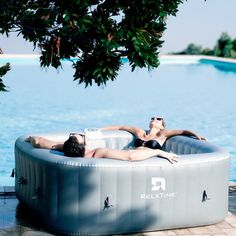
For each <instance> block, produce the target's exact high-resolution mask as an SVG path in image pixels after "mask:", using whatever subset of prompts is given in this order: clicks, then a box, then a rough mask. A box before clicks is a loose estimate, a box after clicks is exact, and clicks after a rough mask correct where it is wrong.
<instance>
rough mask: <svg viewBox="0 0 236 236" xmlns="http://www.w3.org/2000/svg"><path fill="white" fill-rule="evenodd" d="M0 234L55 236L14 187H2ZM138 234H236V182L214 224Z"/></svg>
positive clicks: (215, 235) (226, 235) (7, 235)
mask: <svg viewBox="0 0 236 236" xmlns="http://www.w3.org/2000/svg"><path fill="white" fill-rule="evenodd" d="M1 192H5V193H8V194H7V195H3V194H0V236H53V235H54V234H51V233H48V232H47V231H45V230H44V229H43V228H42V226H41V225H40V224H39V223H38V222H37V221H36V220H35V219H34V217H33V216H29V215H27V214H25V211H24V209H23V208H22V206H21V205H20V204H19V202H18V200H17V199H16V196H15V194H14V188H12V187H9V188H3V187H0V193H1ZM132 235H136V236H179V235H181V236H236V183H230V186H229V212H228V215H227V216H226V218H225V219H224V220H223V221H221V222H219V223H217V224H214V225H209V226H200V227H192V228H184V229H173V230H163V231H156V232H149V233H140V234H132Z"/></svg>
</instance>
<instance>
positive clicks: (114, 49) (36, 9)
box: [0, 0, 184, 86]
mask: <svg viewBox="0 0 236 236" xmlns="http://www.w3.org/2000/svg"><path fill="white" fill-rule="evenodd" d="M183 1H184V0H61V1H56V0H8V1H4V0H0V19H1V20H0V33H1V34H6V35H9V33H10V32H11V31H16V32H18V33H19V34H21V35H22V36H23V38H24V39H25V40H27V41H30V42H32V43H33V44H34V46H35V47H39V48H40V50H41V57H40V61H41V66H43V67H48V66H53V67H55V68H58V67H60V66H61V59H70V58H72V57H78V58H79V60H77V61H76V62H74V65H73V66H74V68H75V74H74V80H78V82H79V83H84V84H85V86H88V85H92V84H93V83H95V84H97V85H98V86H100V85H105V84H106V82H107V81H109V80H114V79H115V78H116V76H117V74H118V71H119V69H120V68H121V65H122V60H121V59H122V57H127V58H128V60H129V65H130V66H131V69H132V71H133V70H134V69H135V68H137V67H140V68H143V67H147V68H149V69H150V68H155V67H157V66H158V65H159V60H158V53H159V48H160V47H161V46H162V43H163V40H162V39H161V37H162V33H163V31H164V30H165V29H166V19H167V17H168V16H170V15H175V14H176V12H177V11H178V5H179V4H180V3H182V2H183Z"/></svg>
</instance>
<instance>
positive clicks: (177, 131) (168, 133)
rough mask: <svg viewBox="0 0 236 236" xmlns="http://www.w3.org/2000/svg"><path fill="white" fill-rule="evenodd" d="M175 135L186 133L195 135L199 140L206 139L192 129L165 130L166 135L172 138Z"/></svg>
mask: <svg viewBox="0 0 236 236" xmlns="http://www.w3.org/2000/svg"><path fill="white" fill-rule="evenodd" d="M175 135H186V136H194V137H196V138H197V139H199V140H206V139H205V138H204V137H202V136H199V135H197V134H196V133H194V132H192V131H190V130H165V136H166V137H167V138H170V137H172V136H175Z"/></svg>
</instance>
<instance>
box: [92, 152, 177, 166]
mask: <svg viewBox="0 0 236 236" xmlns="http://www.w3.org/2000/svg"><path fill="white" fill-rule="evenodd" d="M153 156H159V157H162V158H165V159H167V160H168V161H169V162H170V163H172V164H173V163H174V162H177V159H176V157H178V156H177V155H175V154H173V153H169V152H165V151H162V150H159V149H148V148H147V149H146V148H145V149H135V150H113V149H108V148H97V149H95V151H94V154H93V157H94V158H111V159H116V160H125V161H142V160H146V159H148V158H150V157H153Z"/></svg>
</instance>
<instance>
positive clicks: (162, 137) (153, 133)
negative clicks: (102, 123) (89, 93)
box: [100, 117, 205, 149]
mask: <svg viewBox="0 0 236 236" xmlns="http://www.w3.org/2000/svg"><path fill="white" fill-rule="evenodd" d="M100 130H124V131H128V132H130V133H132V134H133V135H134V136H135V137H136V139H135V142H134V146H135V147H136V148H138V147H143V148H151V149H161V148H162V146H163V144H164V143H165V141H166V140H167V139H168V138H170V137H172V136H176V135H186V136H193V137H195V138H197V139H199V140H205V138H203V137H202V136H199V135H197V134H195V133H194V132H192V131H189V130H167V129H165V122H164V119H163V118H160V117H152V118H151V120H150V123H149V130H147V131H145V130H144V129H142V128H139V127H134V126H109V127H103V128H101V129H100Z"/></svg>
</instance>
